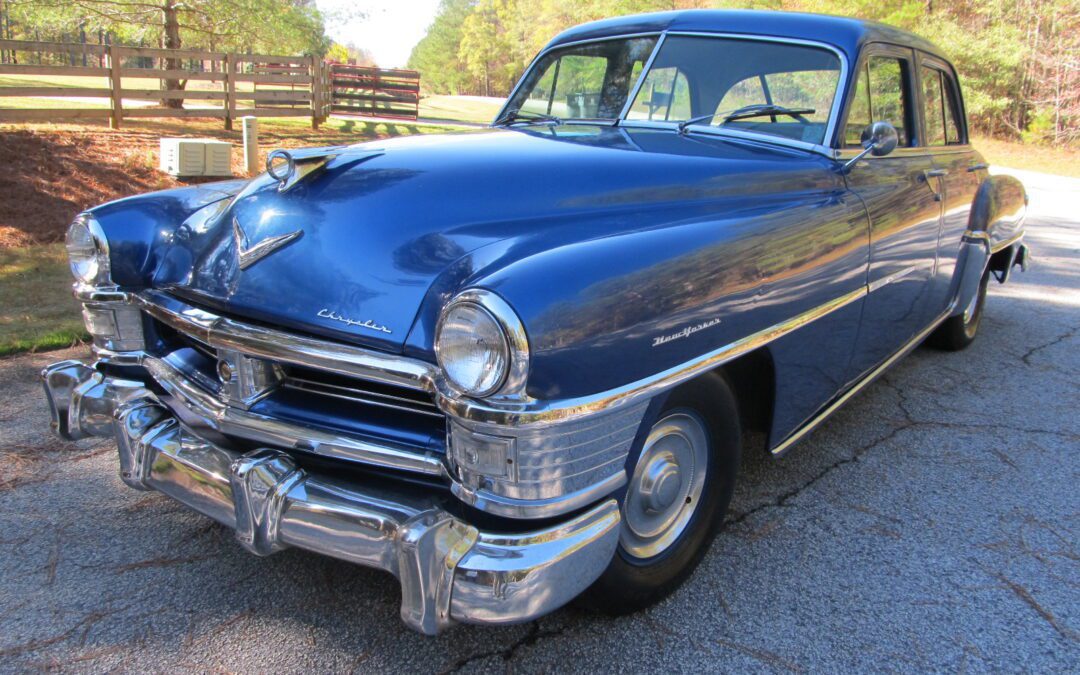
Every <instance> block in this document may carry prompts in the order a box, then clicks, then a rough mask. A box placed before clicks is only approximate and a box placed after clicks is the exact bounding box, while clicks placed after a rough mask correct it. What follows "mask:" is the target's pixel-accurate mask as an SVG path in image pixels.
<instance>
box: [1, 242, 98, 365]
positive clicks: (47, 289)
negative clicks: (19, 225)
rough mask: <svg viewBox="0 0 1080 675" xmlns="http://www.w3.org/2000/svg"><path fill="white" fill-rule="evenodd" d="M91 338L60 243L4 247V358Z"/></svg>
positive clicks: (2, 292) (2, 305)
mask: <svg viewBox="0 0 1080 675" xmlns="http://www.w3.org/2000/svg"><path fill="white" fill-rule="evenodd" d="M88 337H89V336H88V335H87V334H86V331H85V330H84V329H83V323H82V317H81V316H80V315H79V304H78V302H76V301H75V298H74V297H72V295H71V272H70V271H69V270H68V265H67V255H66V253H65V252H64V246H63V245H62V244H51V245H48V246H31V247H27V248H3V249H0V356H7V355H8V354H15V353H17V352H25V351H42V350H46V349H57V348H60V347H68V346H70V345H71V344H73V343H75V342H79V341H82V340H85V339H87V338H88Z"/></svg>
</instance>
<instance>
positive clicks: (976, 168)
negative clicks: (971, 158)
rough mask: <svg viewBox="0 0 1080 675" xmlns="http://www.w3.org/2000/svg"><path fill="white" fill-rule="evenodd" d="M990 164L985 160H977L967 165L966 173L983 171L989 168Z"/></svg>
mask: <svg viewBox="0 0 1080 675" xmlns="http://www.w3.org/2000/svg"><path fill="white" fill-rule="evenodd" d="M989 168H990V165H989V164H987V163H985V162H979V163H978V164H972V165H971V166H969V167H968V173H974V172H976V171H985V170H986V169H989Z"/></svg>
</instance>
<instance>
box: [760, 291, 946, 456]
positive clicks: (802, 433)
mask: <svg viewBox="0 0 1080 675" xmlns="http://www.w3.org/2000/svg"><path fill="white" fill-rule="evenodd" d="M955 304H956V302H955V301H953V303H951V304H950V305H949V307H948V309H946V310H945V311H944V312H942V313H941V314H940V315H939V316H938V317H937V318H936V319H934V320H933V321H932V322H930V325H928V326H927V327H926V328H924V329H922V330H921V331H919V332H918V333H916V334H915V337H913V338H911V339H910V340H908V342H907V343H906V344H904V345H903V346H902V347H900V349H899V350H897V351H896V352H895V353H893V355H892V356H890V357H889V358H887V359H886V360H885V361H884V362H883V363H882V364H881V365H879V366H878V367H876V368H874V369H873V370H871V371H870V372H869V373H867V374H866V376H864V377H863V379H861V380H859V381H858V382H856V383H855V384H854V385H853V386H852V387H851V388H850V389H848V390H847V391H846V392H844V394H842V395H841V396H840V397H838V398H837V399H836V400H834V401H833V402H832V403H830V404H829V405H827V406H826V407H825V408H823V409H822V410H821V411H819V412H818V413H817V414H816V415H815V416H813V417H812V418H810V420H808V421H807V422H806V423H805V424H804V425H803V426H801V427H799V428H798V429H796V430H795V431H794V432H793V433H792V434H791V435H790V436H788V437H787V438H785V439H784V440H783V441H782V442H781V443H780V444H779V445H777V446H776V447H775V448H773V449H772V455H773V457H780V456H781V455H783V454H784V453H786V452H787V451H788V450H790V449H791V446H793V445H795V444H796V443H798V442H799V441H800V440H802V439H803V438H805V437H806V435H807V434H809V433H810V432H811V431H813V430H814V429H816V428H817V427H818V426H819V425H820V424H821V423H822V422H824V421H825V420H827V419H829V417H830V416H831V415H832V414H833V413H834V412H836V411H837V410H838V409H839V408H840V407H842V406H843V405H844V404H845V403H847V402H848V401H849V400H851V398H852V397H853V396H855V394H858V393H859V392H860V391H862V390H863V389H865V388H866V387H868V386H869V385H870V384H871V383H873V382H874V381H875V380H877V378H878V377H880V376H881V375H882V374H884V373H885V371H886V370H888V369H889V368H890V367H891V366H892V365H893V364H894V363H896V362H897V361H899V360H900V359H902V358H903V357H905V356H907V355H908V354H909V353H910V352H911V351H912V350H913V349H915V348H916V347H918V346H919V344H920V343H922V341H923V340H925V339H926V336H927V335H930V333H932V332H933V331H934V329H935V328H937V327H938V325H940V324H941V322H942V321H944V320H945V319H947V318H949V315H950V314H951V313H952V310H953V306H954V305H955Z"/></svg>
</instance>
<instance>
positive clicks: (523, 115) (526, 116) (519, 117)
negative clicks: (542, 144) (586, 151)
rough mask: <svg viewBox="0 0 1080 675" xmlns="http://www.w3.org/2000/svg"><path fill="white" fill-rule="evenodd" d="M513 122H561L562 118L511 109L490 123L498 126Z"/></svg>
mask: <svg viewBox="0 0 1080 675" xmlns="http://www.w3.org/2000/svg"><path fill="white" fill-rule="evenodd" d="M514 122H551V123H552V124H562V119H560V118H558V117H556V116H554V115H545V114H544V113H537V112H529V111H521V110H511V111H510V112H508V113H506V114H505V115H503V116H502V117H500V118H499V119H497V120H495V121H494V122H492V123H491V125H492V126H495V127H500V126H503V125H506V124H513V123H514Z"/></svg>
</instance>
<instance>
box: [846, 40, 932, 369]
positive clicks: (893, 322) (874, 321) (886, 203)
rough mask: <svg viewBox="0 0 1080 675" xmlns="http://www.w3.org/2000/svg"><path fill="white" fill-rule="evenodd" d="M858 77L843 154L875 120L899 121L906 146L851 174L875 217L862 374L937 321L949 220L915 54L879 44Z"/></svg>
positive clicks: (859, 358) (850, 152)
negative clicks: (921, 108)
mask: <svg viewBox="0 0 1080 675" xmlns="http://www.w3.org/2000/svg"><path fill="white" fill-rule="evenodd" d="M857 78H858V79H857V80H856V88H855V92H854V98H853V100H852V102H851V104H850V105H849V107H848V117H847V122H846V126H845V131H844V136H843V142H844V149H843V151H842V152H841V159H842V160H846V159H847V158H849V157H852V156H854V155H855V154H856V153H857V152H858V150H859V149H860V147H861V134H862V131H863V129H864V128H866V126H867V125H869V124H870V123H871V122H878V121H887V122H889V123H891V124H892V125H893V126H894V127H896V130H897V132H898V134H899V144H898V146H897V148H896V150H894V151H893V152H892V153H891V154H889V155H886V156H884V157H873V156H870V155H867V156H866V157H865V158H864V159H863V160H861V161H859V162H858V163H857V164H856V165H855V166H854V167H853V168H852V169H851V170H850V171H849V172H848V173H847V177H846V178H847V184H848V188H849V189H850V190H851V191H852V192H854V193H855V194H856V195H858V196H859V198H860V199H861V200H862V202H863V204H864V205H865V207H866V211H867V215H868V217H869V222H870V231H869V240H870V241H869V243H870V262H869V265H868V268H867V278H866V283H867V290H868V295H867V298H866V302H865V304H864V308H863V315H862V321H861V322H860V326H859V336H858V339H857V340H856V347H855V351H854V353H853V355H852V361H851V370H852V371H853V374H855V375H858V374H861V373H863V372H865V371H867V370H869V369H870V368H872V367H874V366H875V365H877V364H878V363H880V362H882V361H884V360H885V359H886V358H888V357H889V356H890V355H892V354H893V352H895V351H897V350H898V349H899V348H900V347H901V346H903V345H904V343H906V342H907V341H908V340H910V339H911V338H912V337H913V336H914V335H915V334H916V333H917V332H918V331H919V330H920V329H921V328H923V327H924V326H925V324H926V322H927V321H928V320H929V314H930V307H929V305H928V294H929V292H930V287H931V280H932V278H933V276H934V267H935V261H936V256H937V246H938V237H939V229H940V218H941V203H940V202H939V201H937V192H936V190H935V189H933V185H932V183H933V182H935V181H934V179H933V174H934V169H935V166H934V163H933V160H932V159H931V156H930V153H929V152H928V150H927V148H926V147H925V146H924V145H923V144H922V139H921V137H920V136H921V135H920V132H919V131H918V130H919V122H918V117H917V115H916V101H917V100H918V98H917V95H916V90H915V86H916V78H915V55H914V52H913V51H912V50H910V49H906V48H900V47H895V46H892V45H871V46H869V47H868V48H867V49H866V50H864V53H863V56H862V58H861V59H860V62H859V69H858V73H857Z"/></svg>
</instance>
